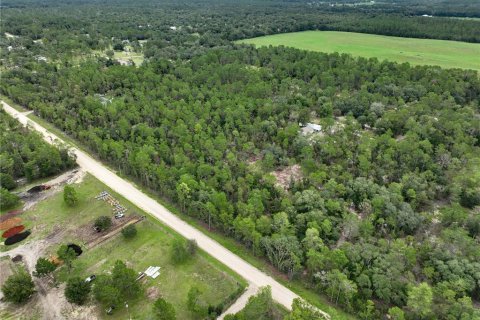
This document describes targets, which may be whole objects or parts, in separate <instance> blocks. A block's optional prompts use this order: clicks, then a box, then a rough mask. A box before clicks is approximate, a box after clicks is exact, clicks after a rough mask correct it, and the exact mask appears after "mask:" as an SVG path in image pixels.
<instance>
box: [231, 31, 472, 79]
mask: <svg viewBox="0 0 480 320" xmlns="http://www.w3.org/2000/svg"><path fill="white" fill-rule="evenodd" d="M238 43H248V44H254V45H255V46H269V45H272V46H279V45H284V46H288V47H294V48H298V49H304V50H312V51H321V52H327V53H332V52H340V53H349V54H351V55H353V56H358V57H366V58H373V57H376V58H378V59H380V60H391V61H397V62H409V63H411V64H414V65H438V66H441V67H444V68H463V69H475V70H480V44H478V43H466V42H458V41H447V40H431V39H413V38H400V37H389V36H379V35H372V34H363V33H353V32H337V31H305V32H294V33H283V34H276V35H271V36H264V37H258V38H252V39H245V40H240V41H238Z"/></svg>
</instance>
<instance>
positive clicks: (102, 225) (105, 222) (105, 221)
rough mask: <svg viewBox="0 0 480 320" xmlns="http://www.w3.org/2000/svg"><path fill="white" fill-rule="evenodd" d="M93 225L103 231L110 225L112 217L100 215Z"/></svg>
mask: <svg viewBox="0 0 480 320" xmlns="http://www.w3.org/2000/svg"><path fill="white" fill-rule="evenodd" d="M94 225H95V227H96V228H98V229H100V231H105V230H107V229H108V228H110V227H111V226H112V219H110V218H109V217H107V216H100V217H98V218H97V220H95V223H94Z"/></svg>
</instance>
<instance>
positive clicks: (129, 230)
mask: <svg viewBox="0 0 480 320" xmlns="http://www.w3.org/2000/svg"><path fill="white" fill-rule="evenodd" d="M122 234H123V236H124V237H125V239H132V238H134V237H135V236H136V235H137V228H136V227H135V225H133V224H130V225H128V226H126V227H125V228H123V229H122Z"/></svg>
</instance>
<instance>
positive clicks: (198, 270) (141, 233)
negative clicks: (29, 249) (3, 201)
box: [9, 175, 246, 319]
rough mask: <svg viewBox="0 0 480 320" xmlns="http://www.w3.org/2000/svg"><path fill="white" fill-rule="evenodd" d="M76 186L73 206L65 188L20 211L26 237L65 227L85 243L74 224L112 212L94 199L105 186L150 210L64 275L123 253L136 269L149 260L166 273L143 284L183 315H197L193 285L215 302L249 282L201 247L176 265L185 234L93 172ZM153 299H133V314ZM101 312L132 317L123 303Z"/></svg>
mask: <svg viewBox="0 0 480 320" xmlns="http://www.w3.org/2000/svg"><path fill="white" fill-rule="evenodd" d="M75 189H76V190H77V193H78V196H79V199H80V201H79V203H78V205H77V206H75V207H73V208H71V207H68V206H66V205H65V204H64V202H63V193H62V192H59V193H57V194H55V195H54V196H52V197H50V198H48V199H47V200H44V201H41V202H39V203H38V204H37V205H36V206H35V207H34V208H32V209H31V210H28V211H26V212H25V213H23V214H22V215H20V216H19V217H21V218H22V219H23V220H24V224H25V225H26V226H27V228H31V229H32V235H31V236H30V237H29V238H28V240H26V241H33V240H35V239H43V238H45V236H47V235H49V234H51V233H54V232H55V231H58V230H66V236H65V238H64V239H63V240H62V243H67V242H74V243H77V244H80V245H82V243H79V240H78V239H77V238H76V236H75V232H74V231H75V229H76V228H77V227H79V226H81V225H85V224H88V223H90V222H92V221H93V220H94V219H95V217H98V216H100V215H109V216H111V215H112V209H111V207H110V206H109V205H108V204H106V203H105V202H104V201H100V200H95V199H94V197H95V196H96V195H97V194H98V193H100V192H101V191H104V190H106V191H108V192H109V193H110V194H112V195H113V196H114V197H115V198H116V199H117V200H119V201H120V203H121V204H122V205H123V206H125V207H127V208H128V211H127V212H128V213H131V212H135V213H138V214H140V215H146V216H147V218H146V220H144V221H142V222H140V223H138V224H136V227H137V230H138V233H137V236H136V237H135V238H134V239H132V240H125V239H124V238H123V236H122V235H121V234H118V235H116V236H114V237H113V238H112V239H110V240H109V241H107V242H105V243H103V244H101V245H99V246H96V247H94V248H92V249H90V250H85V251H84V253H83V254H82V255H81V256H80V257H79V259H77V260H76V261H75V263H74V269H73V270H72V272H71V274H70V275H67V270H66V268H65V267H62V268H60V269H59V271H58V278H59V279H60V280H62V281H65V280H66V279H67V278H68V277H69V276H73V275H79V276H81V277H87V276H88V275H90V274H99V273H103V272H107V271H109V270H110V269H111V267H112V266H113V264H114V262H115V261H116V260H119V259H120V260H123V261H126V263H127V265H128V266H129V267H131V268H133V269H134V270H135V271H137V272H138V271H143V270H145V269H146V268H147V267H148V266H150V265H155V266H160V267H161V275H160V276H159V277H158V278H157V279H155V280H153V279H151V278H148V279H147V282H146V284H145V285H144V286H143V287H144V289H145V291H147V289H148V288H150V287H156V288H157V289H158V291H159V293H160V294H161V295H162V296H163V297H165V298H166V299H167V300H168V301H170V302H171V303H172V304H173V305H174V307H175V309H176V312H177V317H178V319H195V316H194V315H193V314H191V313H190V312H189V311H188V310H187V307H186V297H187V293H188V291H189V290H190V287H191V286H192V285H195V286H197V287H198V288H200V290H201V291H202V295H201V300H202V301H204V302H205V303H207V304H208V303H210V304H213V305H215V304H219V303H222V302H223V301H225V299H226V298H227V297H228V296H230V295H232V294H235V293H236V292H238V291H237V290H240V289H241V288H244V287H245V286H246V282H245V280H244V279H242V278H241V277H240V276H238V275H237V274H236V273H234V272H233V271H232V270H230V269H229V268H227V267H226V266H224V265H223V264H221V263H220V262H218V261H217V260H215V259H213V258H212V257H211V256H209V255H208V254H206V253H205V252H203V251H201V250H199V252H198V254H197V255H196V256H195V257H194V258H193V259H191V260H190V261H188V262H186V263H184V264H181V265H174V264H173V263H172V262H171V259H170V247H171V242H172V240H173V239H174V238H180V236H179V235H178V234H177V233H175V232H174V231H173V230H171V229H170V228H168V227H167V226H165V225H163V224H161V223H160V222H159V221H158V220H156V219H154V218H152V217H150V216H148V215H147V214H146V213H145V212H143V211H141V210H140V209H138V208H137V207H135V206H134V205H133V204H131V203H130V202H128V201H127V200H126V199H124V198H122V197H121V196H119V195H118V194H116V193H115V192H113V191H112V190H111V189H110V188H108V187H107V186H105V185H104V184H103V183H101V182H100V181H98V180H97V179H96V178H94V177H93V176H90V175H87V176H86V177H85V178H84V180H83V181H82V182H81V183H79V184H76V185H75ZM58 247H59V245H52V246H50V247H49V248H48V249H47V253H46V256H50V255H55V252H56V250H57V249H58ZM10 248H11V247H10ZM10 248H9V249H10ZM151 304H152V301H150V300H149V299H147V298H145V296H141V297H140V298H139V299H137V300H135V301H129V306H130V308H129V309H130V313H131V314H132V316H133V319H146V318H148V316H149V314H150V312H151ZM100 314H101V316H102V317H104V318H106V319H127V314H126V311H125V310H124V309H123V306H118V307H117V310H116V313H115V314H114V315H113V316H107V315H106V314H105V313H104V312H103V311H101V312H100Z"/></svg>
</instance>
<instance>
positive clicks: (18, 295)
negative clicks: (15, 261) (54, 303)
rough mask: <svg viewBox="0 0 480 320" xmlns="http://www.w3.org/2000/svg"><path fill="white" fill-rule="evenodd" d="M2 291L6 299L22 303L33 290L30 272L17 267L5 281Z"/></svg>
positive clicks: (33, 285)
mask: <svg viewBox="0 0 480 320" xmlns="http://www.w3.org/2000/svg"><path fill="white" fill-rule="evenodd" d="M2 292H3V295H4V298H5V300H6V301H10V302H14V303H23V302H25V301H27V300H28V299H29V298H30V297H31V295H32V294H33V293H34V292H35V284H34V283H33V280H32V277H31V276H30V274H28V273H27V272H26V271H25V270H24V269H19V270H17V271H16V272H15V273H14V274H13V275H11V276H10V277H8V279H7V281H5V283H4V284H3V286H2Z"/></svg>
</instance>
